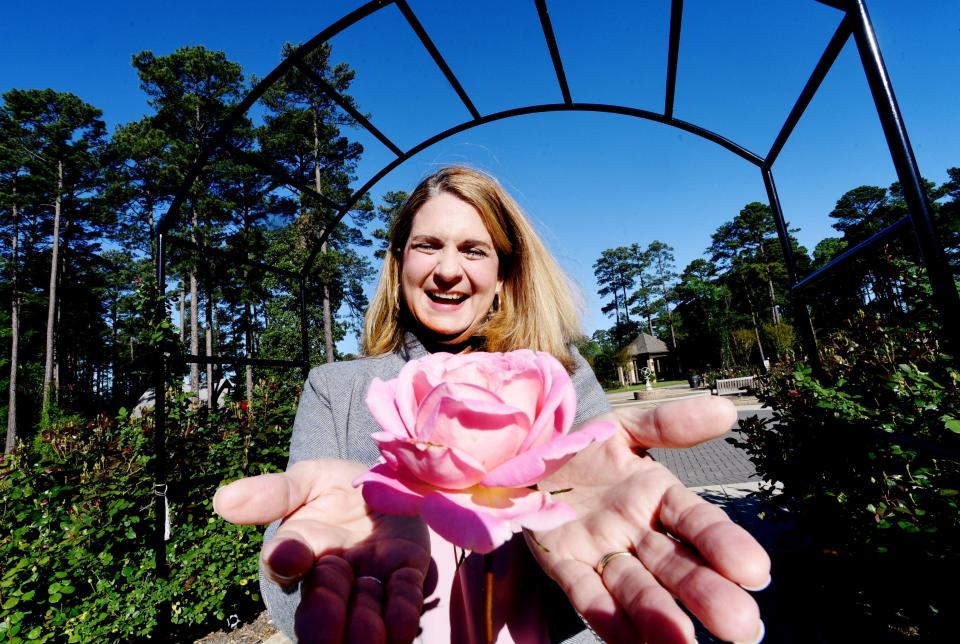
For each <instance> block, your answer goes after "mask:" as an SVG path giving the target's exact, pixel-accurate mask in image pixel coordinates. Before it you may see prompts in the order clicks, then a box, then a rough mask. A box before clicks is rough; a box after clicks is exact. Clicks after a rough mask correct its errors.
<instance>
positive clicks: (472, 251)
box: [463, 248, 487, 257]
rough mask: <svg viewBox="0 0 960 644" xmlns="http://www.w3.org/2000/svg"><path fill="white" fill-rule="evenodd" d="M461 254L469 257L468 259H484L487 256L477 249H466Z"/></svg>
mask: <svg viewBox="0 0 960 644" xmlns="http://www.w3.org/2000/svg"><path fill="white" fill-rule="evenodd" d="M463 252H464V253H466V254H467V255H469V256H470V257H486V256H487V254H486V253H485V252H484V251H482V250H480V249H479V248H467V249H466V250H464V251H463Z"/></svg>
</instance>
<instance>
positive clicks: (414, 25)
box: [397, 0, 480, 119]
mask: <svg viewBox="0 0 960 644" xmlns="http://www.w3.org/2000/svg"><path fill="white" fill-rule="evenodd" d="M397 8H398V9H400V13H402V14H403V17H404V18H406V20H407V24H409V25H410V28H411V29H413V32H414V33H415V34H417V38H419V39H420V43H421V44H422V45H423V48H424V49H426V50H427V52H428V53H429V54H430V57H431V58H433V62H435V63H436V64H437V67H439V68H440V71H441V72H443V75H444V77H445V78H446V79H447V82H448V83H450V86H451V87H452V88H453V91H455V92H456V93H457V96H459V97H460V101H461V102H462V103H463V105H464V107H466V108H467V111H468V112H470V116H472V117H473V118H475V119H478V118H480V112H479V111H477V108H476V107H475V106H474V105H473V101H471V100H470V97H469V96H468V95H467V92H466V90H465V89H463V85H461V84H460V81H459V80H458V79H457V76H456V74H454V73H453V70H452V69H450V66H449V65H447V61H446V60H444V58H443V56H441V55H440V50H439V49H437V46H436V45H434V44H433V40H431V38H430V36H429V35H428V34H427V30H426V29H424V28H423V25H422V24H420V20H419V19H418V18H417V16H416V14H414V13H413V10H412V9H411V8H410V5H408V4H407V2H406V0H397Z"/></svg>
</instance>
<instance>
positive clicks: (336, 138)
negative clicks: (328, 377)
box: [0, 45, 405, 452]
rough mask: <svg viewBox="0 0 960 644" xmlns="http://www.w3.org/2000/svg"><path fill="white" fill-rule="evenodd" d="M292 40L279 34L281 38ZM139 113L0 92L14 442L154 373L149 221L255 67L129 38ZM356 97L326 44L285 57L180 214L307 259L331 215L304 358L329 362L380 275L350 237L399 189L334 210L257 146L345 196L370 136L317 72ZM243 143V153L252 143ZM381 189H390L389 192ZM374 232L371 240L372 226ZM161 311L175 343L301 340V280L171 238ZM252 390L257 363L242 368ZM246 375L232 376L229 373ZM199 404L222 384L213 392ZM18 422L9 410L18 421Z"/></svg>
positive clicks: (283, 352) (218, 233)
mask: <svg viewBox="0 0 960 644" xmlns="http://www.w3.org/2000/svg"><path fill="white" fill-rule="evenodd" d="M293 51H294V47H293V46H292V45H287V46H285V47H284V49H283V51H282V55H283V56H284V57H286V56H289V55H291V54H292V52H293ZM132 63H133V66H134V68H135V69H136V71H137V74H138V76H139V78H140V87H141V89H142V90H143V92H144V93H145V95H146V97H147V103H148V105H149V106H150V113H149V114H148V115H146V116H144V117H143V118H141V119H140V120H137V121H134V122H132V123H125V124H122V125H120V126H119V127H117V128H116V129H115V131H114V132H113V133H108V132H107V128H106V126H105V124H104V122H103V120H102V112H101V110H100V109H98V108H97V107H95V106H93V105H89V104H87V103H85V102H84V101H83V100H81V99H80V98H79V97H77V96H75V95H73V94H69V93H65V92H59V91H56V90H53V89H13V90H10V91H8V92H6V93H5V94H3V95H2V96H0V268H2V278H0V299H2V301H3V302H6V303H7V305H5V306H3V307H2V308H0V333H2V336H3V338H4V344H6V345H7V346H8V347H9V349H10V350H9V351H4V352H3V354H2V357H0V385H2V388H3V391H4V392H5V393H6V394H7V395H5V396H0V402H2V403H3V407H2V408H0V411H2V417H3V418H4V419H5V420H6V425H7V435H6V444H5V448H6V451H7V452H9V451H10V450H11V449H12V448H13V446H14V444H15V442H16V440H17V438H18V436H19V437H20V438H29V432H30V431H33V430H34V429H35V428H36V427H38V426H45V425H49V424H50V423H54V422H56V421H57V419H58V418H60V417H62V416H65V415H66V416H69V415H71V414H79V415H81V416H82V417H86V418H89V417H92V416H93V415H94V414H96V413H99V412H107V413H110V414H112V413H113V412H115V411H116V410H117V409H118V408H119V407H120V406H128V407H129V406H131V405H133V404H134V403H136V402H137V400H138V398H139V397H140V396H141V394H143V392H144V391H145V390H146V389H147V388H148V387H150V386H151V385H152V382H153V380H152V379H153V374H154V373H155V368H156V364H155V362H156V360H155V357H154V355H152V353H151V351H149V349H148V348H149V347H150V346H151V341H155V338H151V334H152V333H156V329H152V328H151V326H150V325H149V324H148V323H147V317H148V316H146V315H145V313H147V312H148V311H146V310H145V308H148V307H149V301H150V297H149V296H150V293H149V291H150V290H151V289H152V286H153V281H152V275H153V265H154V260H155V254H156V237H157V224H158V221H159V219H160V217H161V216H162V215H163V214H164V213H165V212H166V211H167V208H168V207H169V204H170V203H171V200H172V198H173V196H174V194H175V193H176V191H177V189H178V187H179V186H180V185H181V183H182V182H183V180H184V177H185V176H186V174H187V171H188V168H190V166H191V165H192V164H193V163H194V162H195V161H196V160H197V159H198V158H199V156H200V154H201V151H202V150H204V148H205V147H206V146H207V145H208V144H209V143H210V141H211V140H212V137H213V135H214V134H215V132H216V131H217V130H218V128H219V127H220V124H221V123H222V122H223V121H224V119H225V117H226V115H227V114H228V113H229V112H230V110H231V109H233V107H234V106H235V105H236V104H237V103H238V102H239V101H240V100H241V99H242V97H243V96H244V95H245V94H246V93H247V92H248V91H249V89H250V86H251V85H252V84H253V83H255V82H256V80H257V79H251V80H250V81H249V82H248V81H247V80H246V79H245V77H244V74H243V72H242V70H241V68H240V66H239V65H238V64H236V63H234V62H231V61H230V60H228V59H227V58H226V56H225V55H224V54H223V53H222V52H216V51H209V50H207V49H205V48H203V47H183V48H181V49H178V50H176V51H174V52H173V53H171V54H170V55H168V56H157V55H155V54H153V53H152V52H149V51H144V52H141V53H139V54H136V55H135V56H134V57H133V61H132ZM317 78H319V79H322V81H323V82H324V83H326V84H327V85H329V86H330V87H332V88H334V89H335V90H336V91H337V92H339V93H340V94H341V95H342V96H345V97H346V99H347V100H348V101H350V102H353V99H352V98H351V97H350V96H349V93H348V92H349V88H350V84H351V82H352V81H353V78H354V71H353V70H352V69H351V68H350V67H349V66H348V65H346V64H343V63H340V64H334V63H333V62H332V60H331V49H330V47H329V45H326V46H323V47H321V48H319V49H317V50H315V51H314V52H313V53H312V54H310V55H309V56H308V57H307V58H306V59H305V61H304V65H303V66H302V67H299V68H298V67H294V68H292V71H291V72H289V73H288V74H286V76H285V77H283V78H282V79H281V80H280V81H279V82H278V83H276V84H275V85H274V86H273V87H272V88H271V89H270V90H269V92H268V93H267V94H266V95H265V96H264V97H263V99H262V100H261V101H260V106H259V110H260V113H261V114H262V119H261V120H262V123H261V124H259V125H255V124H254V123H253V122H252V121H251V120H250V119H248V118H245V119H243V120H242V121H241V122H240V123H239V124H238V125H237V126H236V127H235V128H234V129H233V130H232V132H231V134H230V136H229V139H228V141H227V143H228V144H229V146H230V147H232V148H233V149H235V150H237V151H238V152H237V153H234V154H228V153H227V152H226V151H225V150H223V149H221V150H218V151H217V152H216V153H215V154H214V156H213V157H212V158H211V159H210V160H209V162H208V163H207V164H206V166H205V167H204V169H203V171H202V172H201V174H200V175H199V176H198V177H197V179H196V180H195V181H194V183H193V185H192V186H191V188H190V192H189V195H188V197H187V199H186V200H185V202H184V203H183V205H182V208H181V221H182V224H181V225H179V226H177V227H176V228H175V230H174V233H175V234H176V235H179V236H181V237H183V238H185V239H187V240H189V241H191V242H194V243H199V244H204V245H207V246H212V247H214V248H217V249H221V250H224V251H227V252H230V253H232V254H235V255H239V256H241V257H247V258H250V259H254V260H258V261H262V262H266V263H269V264H274V265H277V266H279V267H281V268H286V269H289V270H293V271H299V270H300V268H301V267H302V266H303V264H304V263H305V260H306V258H307V256H308V254H309V253H310V251H311V249H312V248H313V246H314V244H315V242H316V241H317V240H318V239H319V238H320V236H321V235H322V234H323V233H324V232H326V231H327V229H328V228H330V227H333V230H332V231H330V235H329V237H328V238H327V240H326V242H325V243H324V244H323V246H322V248H320V252H319V254H318V256H317V258H316V261H315V262H314V267H313V268H314V270H313V271H312V272H311V273H310V278H309V284H308V291H309V297H308V299H309V307H308V309H309V310H308V315H309V319H310V322H311V324H310V336H309V339H310V345H311V357H312V358H313V359H314V361H333V360H334V359H335V357H336V356H335V353H336V349H335V346H336V342H337V341H338V340H340V339H341V338H343V337H344V335H345V334H346V333H348V332H349V331H350V330H351V329H354V328H356V327H357V322H358V320H359V319H360V317H361V316H362V313H363V311H364V309H365V307H366V304H367V302H366V298H365V296H364V293H363V285H364V283H365V282H367V281H369V280H370V279H372V277H373V274H374V273H373V269H372V266H371V264H370V262H369V261H368V260H367V258H366V256H365V255H364V254H361V252H360V249H361V248H362V247H365V246H370V245H371V244H372V243H373V241H374V239H382V238H383V237H384V233H383V230H382V229H377V230H375V231H373V232H372V233H371V232H368V231H369V230H370V229H371V228H373V227H375V226H374V222H376V221H384V220H388V219H389V217H390V216H391V214H392V212H393V211H394V210H395V208H396V206H397V205H398V203H402V201H403V199H404V198H405V195H403V194H402V193H395V194H391V195H388V197H389V199H388V201H387V202H386V203H385V204H384V205H382V206H380V207H379V208H375V207H374V205H373V204H372V203H371V202H370V200H369V199H368V198H367V197H364V198H363V199H361V200H360V201H359V202H358V203H357V205H356V206H355V207H354V209H353V210H352V211H351V212H350V213H349V217H348V218H346V219H344V221H343V222H341V223H339V224H337V225H336V226H334V224H333V218H334V216H335V214H336V213H335V212H334V211H333V210H332V209H331V208H330V207H328V206H327V205H326V203H324V202H323V201H322V200H321V199H320V198H317V197H314V196H313V195H311V194H309V193H306V194H305V193H301V192H298V191H293V190H290V189H287V188H284V187H281V186H278V185H277V183H278V182H277V181H275V180H274V179H272V178H271V177H270V176H268V175H267V174H266V173H264V172H263V171H262V170H261V169H260V168H258V167H256V166H257V165H258V164H262V163H268V164H269V165H270V166H272V167H275V168H279V169H280V170H281V171H282V172H283V173H285V174H286V175H287V176H289V177H290V178H291V179H292V180H293V181H295V182H299V184H301V185H304V186H307V187H309V188H312V189H313V190H314V191H315V192H316V193H319V194H320V195H322V196H323V197H326V198H328V199H330V200H332V201H333V202H337V203H343V202H344V201H346V199H347V197H348V196H349V195H350V182H351V181H352V180H353V179H354V174H355V171H356V167H357V163H358V161H359V159H360V157H361V154H362V152H363V149H362V147H361V145H360V144H358V143H356V142H354V141H351V140H350V139H349V138H348V137H347V136H346V135H345V134H344V132H343V128H344V127H345V126H349V125H351V123H352V119H351V117H350V116H349V115H347V114H346V113H345V112H343V111H341V109H340V108H339V107H338V106H336V104H335V103H334V102H333V100H332V99H331V98H330V97H329V96H328V95H327V94H326V93H324V92H323V91H322V90H321V89H320V87H319V86H318V84H317V83H316V79H317ZM254 159H255V161H254ZM391 200H392V201H391ZM380 243H381V245H382V242H380ZM168 252H169V253H170V260H169V263H168V276H169V279H168V283H167V285H166V286H167V288H168V291H169V292H170V293H171V298H170V301H169V302H168V311H169V313H170V315H171V317H172V320H173V323H174V324H173V325H172V326H173V328H175V329H176V333H177V335H178V341H179V342H181V343H182V348H183V352H184V353H187V354H193V355H201V356H203V355H248V356H249V355H256V356H259V357H263V358H284V359H289V358H292V357H296V356H298V355H300V353H301V351H300V331H299V309H298V307H297V306H296V302H295V294H296V292H297V290H296V287H294V286H292V285H290V284H285V283H284V282H283V281H282V280H281V279H278V278H277V277H276V276H275V275H273V274H270V273H267V272H264V271H262V270H259V269H254V268H251V267H249V266H240V265H232V264H231V263H229V262H223V261H215V260H214V258H213V257H210V256H205V255H200V254H198V253H195V252H192V251H189V250H184V249H181V248H178V247H176V246H174V247H172V248H171V249H170V250H169V251H168ZM183 375H184V376H185V377H187V382H188V383H189V389H190V391H191V392H193V394H194V395H197V394H199V392H201V390H203V389H208V390H212V389H214V388H215V387H216V386H217V384H218V383H220V382H221V380H222V379H223V377H224V374H223V373H221V370H220V369H219V368H216V367H214V366H213V365H209V366H206V367H205V368H204V369H200V368H199V367H198V365H196V364H194V365H192V366H191V367H190V368H189V370H187V371H185V372H184V373H183ZM235 377H236V378H237V379H240V380H242V381H243V386H241V387H240V389H241V391H242V390H243V389H244V387H245V390H246V391H245V396H246V397H247V398H249V397H250V396H251V395H252V390H253V386H254V382H253V373H252V370H251V369H249V368H248V369H247V370H246V372H245V373H242V374H241V373H238V374H235ZM237 384H239V383H237ZM207 400H208V403H207V404H208V405H211V406H212V405H214V404H215V403H216V393H215V392H211V393H208V394H207ZM18 428H20V429H18Z"/></svg>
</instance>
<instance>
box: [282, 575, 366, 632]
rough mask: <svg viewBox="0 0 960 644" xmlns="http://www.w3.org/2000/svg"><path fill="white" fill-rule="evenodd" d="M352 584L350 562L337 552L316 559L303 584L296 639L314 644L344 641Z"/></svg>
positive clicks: (297, 617)
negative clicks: (333, 554)
mask: <svg viewBox="0 0 960 644" xmlns="http://www.w3.org/2000/svg"><path fill="white" fill-rule="evenodd" d="M352 588H353V570H352V569H351V568H350V564H348V563H347V562H346V561H344V560H343V559H341V558H340V557H334V556H327V557H323V558H321V559H320V560H319V561H317V564H316V566H314V567H313V570H312V571H311V572H310V574H309V575H308V576H307V578H306V579H304V580H303V584H302V585H301V586H300V605H299V606H298V607H297V612H296V614H295V616H294V630H295V631H296V634H297V639H298V640H299V641H300V642H305V643H311V644H312V643H314V642H316V643H318V644H327V643H328V642H329V643H331V644H332V643H336V644H339V643H340V642H342V641H343V636H344V630H345V628H346V623H347V606H348V603H349V601H350V593H351V589H352Z"/></svg>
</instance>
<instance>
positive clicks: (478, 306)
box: [400, 193, 501, 344]
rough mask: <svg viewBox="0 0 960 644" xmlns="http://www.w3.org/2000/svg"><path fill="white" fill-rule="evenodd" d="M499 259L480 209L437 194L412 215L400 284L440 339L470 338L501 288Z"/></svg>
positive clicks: (408, 300) (424, 324) (422, 322)
mask: <svg viewBox="0 0 960 644" xmlns="http://www.w3.org/2000/svg"><path fill="white" fill-rule="evenodd" d="M499 268H500V261H499V259H498V258H497V253H496V250H495V249H494V247H493V240H492V239H491V237H490V233H489V232H487V228H486V226H484V225H483V220H482V219H481V218H480V213H478V212H477V210H476V209H475V208H474V207H473V206H471V205H470V204H468V203H466V202H465V201H462V200H460V199H459V198H457V197H455V196H453V195H451V194H449V193H441V194H439V195H438V196H436V197H432V198H431V199H429V200H428V201H427V202H426V203H424V204H423V206H421V208H420V210H418V211H417V214H415V215H414V216H413V224H412V226H411V229H410V237H409V238H408V239H407V245H406V246H405V247H404V249H403V266H402V270H401V274H400V284H401V288H402V290H403V298H404V302H405V303H406V305H407V309H408V310H409V311H410V313H411V314H412V315H413V317H414V319H415V320H416V321H417V322H418V323H419V324H420V325H421V326H422V327H424V328H425V329H427V330H430V331H433V332H434V333H435V334H436V335H437V336H439V337H438V338H436V339H437V340H438V341H439V342H441V343H447V344H456V343H459V342H463V341H465V340H467V339H468V338H470V337H471V336H472V335H474V333H475V332H476V330H477V328H478V327H479V326H480V324H481V323H482V322H483V320H484V319H485V318H486V316H487V313H488V312H489V310H490V306H491V305H492V304H493V297H494V295H496V294H497V293H498V292H499V291H500V286H501V282H500V280H499V279H498V276H499V274H498V271H499Z"/></svg>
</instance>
